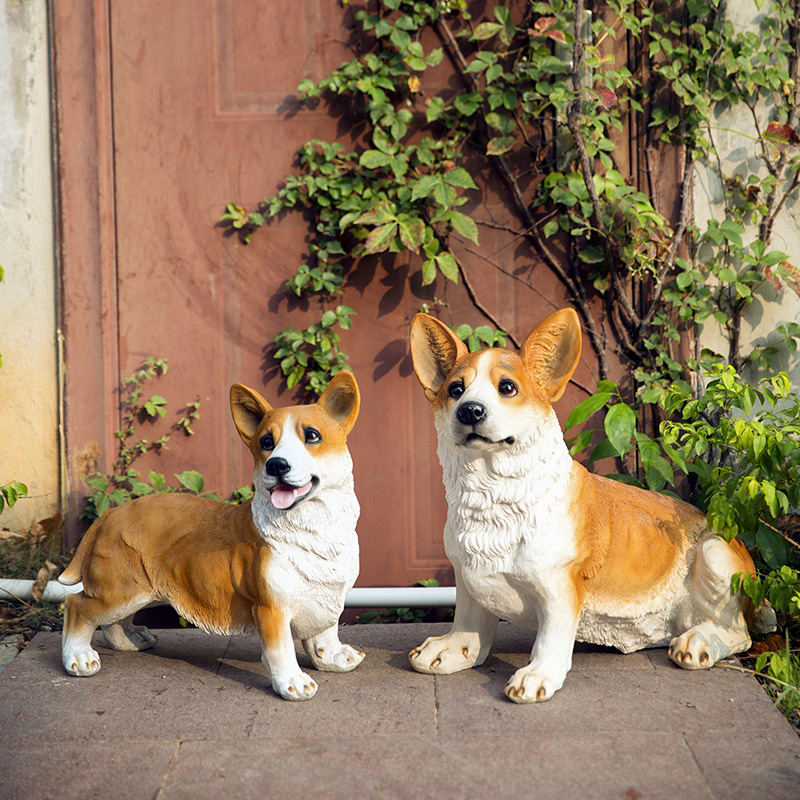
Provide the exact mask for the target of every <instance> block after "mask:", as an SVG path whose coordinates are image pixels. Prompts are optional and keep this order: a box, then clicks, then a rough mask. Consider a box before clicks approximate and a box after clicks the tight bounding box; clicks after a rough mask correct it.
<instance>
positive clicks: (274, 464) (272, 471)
mask: <svg viewBox="0 0 800 800" xmlns="http://www.w3.org/2000/svg"><path fill="white" fill-rule="evenodd" d="M291 468H292V466H291V464H289V462H288V461H287V460H286V459H285V458H281V457H280V456H275V457H274V458H269V459H267V463H266V464H265V465H264V469H265V470H266V471H267V475H272V477H273V478H280V477H281V476H282V475H285V474H286V473H287V472H289V470H291Z"/></svg>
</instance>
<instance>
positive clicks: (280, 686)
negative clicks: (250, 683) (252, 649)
mask: <svg viewBox="0 0 800 800" xmlns="http://www.w3.org/2000/svg"><path fill="white" fill-rule="evenodd" d="M253 616H254V617H255V621H256V627H257V628H258V635H259V637H260V638H261V662H262V663H263V664H264V667H265V668H266V670H267V672H268V673H269V676H270V678H271V679H272V688H273V689H274V690H275V692H276V693H277V694H279V695H280V696H281V697H282V698H283V699H284V700H310V699H311V698H312V697H313V696H314V695H315V694H316V693H317V684H316V683H315V682H314V681H313V680H312V679H311V678H310V677H309V676H308V675H306V673H305V672H303V671H302V670H301V669H300V665H299V664H298V663H297V656H296V654H295V651H294V639H293V638H292V628H291V624H290V621H289V619H288V618H287V616H286V615H285V614H284V613H283V612H281V611H279V610H278V609H276V608H275V607H273V606H266V605H261V606H256V607H255V608H254V609H253Z"/></svg>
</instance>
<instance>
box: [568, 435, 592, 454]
mask: <svg viewBox="0 0 800 800" xmlns="http://www.w3.org/2000/svg"><path fill="white" fill-rule="evenodd" d="M593 438H594V431H593V430H585V431H581V432H580V433H579V434H578V435H577V436H576V437H575V439H574V440H573V443H572V446H571V447H570V448H569V454H570V455H571V456H574V455H575V454H576V453H580V452H581V450H585V449H586V448H587V447H588V446H589V445H590V444H591V443H592V439H593Z"/></svg>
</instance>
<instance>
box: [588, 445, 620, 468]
mask: <svg viewBox="0 0 800 800" xmlns="http://www.w3.org/2000/svg"><path fill="white" fill-rule="evenodd" d="M617 455H618V453H617V451H616V450H615V449H614V445H612V444H611V442H609V441H608V439H603V441H602V442H600V444H598V445H597V446H596V447H595V448H594V450H592V452H591V453H590V454H589V461H600V460H602V459H604V458H614V457H615V456H617ZM606 477H608V476H606Z"/></svg>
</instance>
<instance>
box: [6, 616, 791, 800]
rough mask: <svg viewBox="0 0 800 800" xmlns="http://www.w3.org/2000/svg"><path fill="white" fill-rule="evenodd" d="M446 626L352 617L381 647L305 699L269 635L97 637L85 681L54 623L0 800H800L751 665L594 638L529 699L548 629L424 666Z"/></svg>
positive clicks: (18, 677) (10, 727) (27, 674)
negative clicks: (554, 682)
mask: <svg viewBox="0 0 800 800" xmlns="http://www.w3.org/2000/svg"><path fill="white" fill-rule="evenodd" d="M448 629H449V625H447V624H443V625H424V624H411V625H363V626H348V627H345V628H343V629H342V633H341V638H342V641H345V642H348V643H350V644H352V645H354V646H357V647H359V648H361V649H363V650H365V651H366V653H367V657H366V659H365V661H364V662H363V663H362V665H361V666H360V667H359V668H358V669H357V670H356V671H354V672H352V673H347V674H334V673H320V672H316V671H314V672H313V673H312V674H313V676H314V679H315V680H317V682H318V683H319V686H320V688H319V692H318V693H317V696H316V697H315V698H314V699H313V700H311V701H309V702H306V703H288V702H286V701H283V700H281V699H280V698H278V697H276V696H275V695H274V694H273V693H272V691H271V689H270V688H269V686H268V680H267V677H266V675H265V672H264V669H263V667H262V665H261V661H260V649H259V646H258V642H257V641H256V640H255V639H254V638H252V637H240V636H233V637H227V636H211V635H208V634H204V633H202V632H200V631H197V630H165V631H160V632H158V635H159V643H158V645H157V646H156V647H155V648H153V649H152V650H149V651H146V652H143V653H121V652H115V651H112V650H109V649H108V648H106V647H104V645H103V640H102V636H101V635H98V636H97V637H96V638H95V647H96V649H97V650H98V652H99V653H100V656H101V659H102V662H103V668H102V669H101V670H100V672H99V673H98V674H97V675H95V676H93V677H91V678H72V677H69V676H67V675H66V674H65V673H64V672H63V669H62V667H61V659H60V636H59V634H56V633H40V634H38V635H37V636H36V637H35V638H34V640H33V641H32V642H31V644H30V645H29V646H28V648H27V649H26V650H25V651H23V652H22V653H21V654H20V655H19V656H17V658H15V659H14V661H12V663H11V664H10V665H9V667H8V668H7V669H6V670H5V672H3V673H2V674H0V798H3V800H18V799H19V800H27V798H36V800H39V799H40V798H51V797H53V798H55V797H57V798H58V800H71V798H76V800H77V798H80V800H90V799H91V798H99V799H100V800H102V799H103V798H109V797H114V798H120V800H128V799H129V798H130V800H139V798H142V799H143V800H144V799H145V798H147V799H148V800H150V799H152V798H155V800H172V799H173V798H176V799H177V798H187V799H188V798H192V800H204V798H209V799H210V798H215V799H216V798H220V797H225V796H226V795H227V794H230V793H234V792H235V796H236V798H237V800H248V798H251V797H252V798H256V797H257V798H259V800H263V798H272V797H276V798H277V797H280V798H308V797H315V796H325V797H326V800H327V798H330V799H331V800H336V799H337V798H348V800H352V798H362V797H363V798H371V797H380V798H384V797H385V798H400V799H404V798H412V797H413V798H415V800H418V799H419V798H428V797H436V798H437V800H448V799H449V798H454V800H457V799H458V798H475V797H491V798H498V799H500V798H521V797H532V798H536V800H549V798H553V799H554V800H555V798H559V800H561V798H567V800H569V799H570V798H601V799H602V798H620V799H621V800H651V799H652V798H674V797H692V798H714V799H716V800H719V799H720V798H731V800H733V799H734V798H735V800H745V798H747V799H748V800H749V798H760V797H769V798H771V800H783V799H784V798H785V799H786V800H798V799H800V738H798V736H797V735H796V734H795V733H794V731H793V730H792V729H791V727H790V726H789V725H788V724H787V723H786V721H785V720H784V719H783V717H782V716H781V715H780V713H779V712H778V711H776V709H775V708H774V707H773V706H772V703H771V702H770V700H769V698H768V696H767V695H766V694H765V693H764V691H763V690H762V689H761V687H760V686H759V685H758V684H757V682H756V681H755V680H754V679H753V678H752V677H750V676H748V675H745V674H742V673H740V672H735V671H731V670H725V669H722V668H716V667H715V668H714V669H712V670H703V671H696V672H694V671H686V670H681V669H679V668H677V667H675V666H674V665H673V664H672V663H671V662H670V661H669V660H668V659H667V658H666V654H665V652H664V651H663V650H653V651H646V652H640V653H633V654H629V655H622V654H619V653H616V652H615V651H612V650H609V649H606V648H599V647H593V646H588V645H580V644H579V645H578V646H577V647H576V653H575V657H574V667H573V670H572V672H571V673H570V675H569V676H568V678H567V681H566V683H565V685H564V688H563V689H562V690H561V691H560V692H559V693H558V694H556V696H555V697H554V698H553V699H552V700H550V701H548V702H546V703H542V704H535V705H530V706H517V705H514V704H512V703H510V702H509V701H508V700H506V699H505V698H504V697H503V696H502V687H503V685H504V684H505V682H506V681H507V680H508V678H509V676H510V675H511V674H512V673H513V671H514V670H515V669H516V668H517V667H519V666H521V665H522V664H524V663H525V662H526V658H527V654H528V653H529V651H530V647H531V643H532V639H533V636H532V634H531V633H530V632H529V631H526V630H524V629H521V628H518V627H516V626H513V625H508V624H501V625H500V627H499V629H498V636H497V640H496V643H495V647H494V648H493V654H492V655H491V656H490V657H489V658H488V659H487V661H486V663H485V664H484V665H483V666H481V667H479V668H477V669H474V670H468V671H466V672H461V673H457V674H455V675H447V676H437V677H433V676H429V675H419V674H417V673H415V672H413V671H412V670H411V669H410V667H409V666H408V660H407V652H408V650H409V649H411V648H412V647H414V646H416V645H418V644H420V643H421V642H422V641H423V640H424V639H425V638H426V637H427V636H431V635H438V634H441V633H444V632H446V631H447V630H448ZM300 660H301V664H303V665H304V668H309V667H310V665H309V664H308V660H307V659H306V657H305V655H304V654H302V655H301V656H300Z"/></svg>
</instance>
